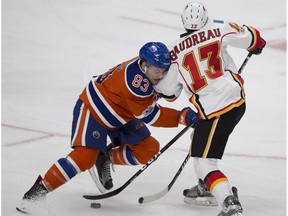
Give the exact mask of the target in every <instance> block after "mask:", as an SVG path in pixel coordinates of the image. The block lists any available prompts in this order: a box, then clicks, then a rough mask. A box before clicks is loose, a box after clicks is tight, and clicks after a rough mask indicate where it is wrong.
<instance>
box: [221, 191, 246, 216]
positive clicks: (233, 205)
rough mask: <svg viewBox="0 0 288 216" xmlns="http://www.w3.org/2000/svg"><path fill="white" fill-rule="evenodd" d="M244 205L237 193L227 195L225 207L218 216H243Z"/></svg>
mask: <svg viewBox="0 0 288 216" xmlns="http://www.w3.org/2000/svg"><path fill="white" fill-rule="evenodd" d="M242 212H243V209H242V206H241V204H240V202H239V200H238V198H237V196H235V195H230V196H228V197H226V199H225V200H224V202H223V209H222V211H221V212H220V213H219V214H218V216H242Z"/></svg>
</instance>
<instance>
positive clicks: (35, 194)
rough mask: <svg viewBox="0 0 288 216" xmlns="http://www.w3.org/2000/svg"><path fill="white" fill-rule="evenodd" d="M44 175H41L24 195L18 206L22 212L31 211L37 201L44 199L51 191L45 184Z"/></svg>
mask: <svg viewBox="0 0 288 216" xmlns="http://www.w3.org/2000/svg"><path fill="white" fill-rule="evenodd" d="M42 180H43V179H42V177H41V176H40V175H39V176H38V178H37V180H36V181H35V183H34V185H33V186H32V187H31V188H30V190H29V191H27V192H26V193H25V194H24V196H23V202H22V203H21V204H20V205H19V206H18V207H16V209H17V210H18V211H20V212H22V213H29V212H31V210H32V209H33V208H34V207H35V205H36V203H38V202H39V201H43V200H45V198H46V194H47V193H48V192H49V191H48V189H47V188H46V186H45V185H44V184H43V181H42Z"/></svg>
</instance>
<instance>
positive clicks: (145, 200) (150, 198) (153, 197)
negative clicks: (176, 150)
mask: <svg viewBox="0 0 288 216" xmlns="http://www.w3.org/2000/svg"><path fill="white" fill-rule="evenodd" d="M251 56H252V53H251V52H249V53H248V55H247V56H246V58H245V59H244V61H243V63H242V65H241V66H240V68H239V70H238V74H241V73H242V71H243V69H244V67H245V66H246V64H247V63H248V61H249V59H250V58H251ZM189 158H190V155H189V154H188V155H187V156H186V158H185V159H184V161H183V163H182V164H181V166H180V168H179V169H178V171H177V173H176V174H175V175H174V177H173V179H172V180H171V182H170V183H169V184H168V186H167V187H165V188H164V189H163V190H162V191H160V192H158V193H156V194H152V195H149V196H143V197H140V198H139V199H138V202H139V203H140V204H142V203H148V202H152V201H155V200H158V199H161V198H162V197H163V196H165V195H166V194H167V193H168V192H169V191H170V189H171V188H172V186H173V185H174V183H175V181H176V180H177V178H178V177H179V175H180V174H181V172H182V170H183V169H184V167H185V165H186V163H187V162H188V160H189ZM236 190H237V189H236Z"/></svg>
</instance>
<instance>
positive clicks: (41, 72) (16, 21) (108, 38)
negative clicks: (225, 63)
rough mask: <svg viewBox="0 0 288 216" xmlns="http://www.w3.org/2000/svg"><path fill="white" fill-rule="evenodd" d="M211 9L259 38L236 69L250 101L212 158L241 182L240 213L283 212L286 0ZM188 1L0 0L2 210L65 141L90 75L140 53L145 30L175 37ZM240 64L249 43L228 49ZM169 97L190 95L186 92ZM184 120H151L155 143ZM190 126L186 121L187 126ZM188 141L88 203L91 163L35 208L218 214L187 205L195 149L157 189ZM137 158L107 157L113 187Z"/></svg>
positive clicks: (152, 36)
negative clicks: (123, 162)
mask: <svg viewBox="0 0 288 216" xmlns="http://www.w3.org/2000/svg"><path fill="white" fill-rule="evenodd" d="M203 2H204V3H205V4H206V7H207V9H208V11H209V16H210V17H213V18H217V19H225V20H228V21H233V22H237V23H239V24H247V25H252V26H254V27H256V28H258V29H259V30H261V32H262V35H263V37H264V38H265V39H266V40H267V47H266V48H265V50H264V51H263V54H262V55H261V56H252V58H251V60H250V61H249V63H248V64H247V66H246V68H245V69H244V71H243V77H244V78H245V88H246V94H247V111H246V114H245V116H244V117H243V119H242V121H241V122H240V123H239V125H238V126H237V128H236V129H235V131H234V133H233V135H232V136H231V138H230V139H229V143H228V145H227V149H226V154H225V156H224V158H223V160H222V161H221V163H220V168H221V169H222V170H223V172H224V173H225V174H226V175H227V176H228V177H229V179H230V182H231V184H233V185H236V186H237V187H238V189H239V196H240V200H241V202H242V205H243V207H244V213H245V215H250V216H271V215H273V216H283V215H286V1H285V0H277V1H275V0H266V1H259V0H249V1H248V0H242V1H236V0H220V1H208V0H206V1H203ZM186 3H187V1H184V0H178V1H174V0H166V1H153V0H146V1H135V0H134V1H132V0H122V1H116V0H110V1H99V0H81V1H80V0H70V1H67V0H25V1H19V0H3V1H2V148H1V150H2V194H1V195H2V215H5V216H6V215H7V216H14V215H15V216H16V215H20V213H18V212H16V210H15V206H16V205H17V204H18V203H19V202H20V201H21V198H22V196H23V194H24V192H26V191H27V190H28V189H29V188H30V187H31V185H32V184H33V182H34V181H35V179H36V177H37V176H38V175H39V174H42V175H43V174H44V173H45V172H46V170H47V169H48V168H49V167H50V166H51V165H52V164H53V163H54V162H55V161H56V160H58V159H59V158H60V157H64V156H66V155H67V154H68V153H69V152H70V147H69V145H70V137H69V136H70V127H71V125H70V123H71V120H72V110H73V106H74V103H75V101H76V100H77V98H78V95H79V94H80V92H81V91H82V89H83V88H84V86H85V85H86V83H87V82H88V80H89V79H90V77H91V76H93V75H95V74H98V73H102V72H104V71H106V70H107V69H108V68H111V67H113V66H115V65H116V64H118V63H120V62H122V61H125V60H127V59H130V58H132V57H134V56H136V55H137V54H138V50H139V48H140V47H141V46H142V45H143V44H144V43H146V42H147V41H162V42H164V43H166V44H168V43H170V42H172V41H174V40H175V39H176V38H177V37H178V35H179V34H180V33H182V31H183V30H182V26H181V19H180V15H179V14H180V12H181V11H182V9H183V7H184V6H185V4H186ZM230 52H231V53H232V55H233V56H234V58H235V61H236V64H237V65H238V66H240V65H241V63H242V61H243V60H244V58H245V56H246V55H247V52H245V51H243V50H239V49H230ZM161 104H163V105H167V106H170V107H174V108H182V107H184V106H187V105H189V104H188V101H187V99H186V96H185V95H184V96H183V95H181V97H180V98H179V99H178V100H177V101H176V102H174V103H166V102H164V101H161ZM182 128H183V127H179V128H173V129H163V128H152V127H151V131H152V133H153V135H154V136H155V137H156V138H157V139H158V140H159V141H160V143H161V145H162V146H164V145H165V144H166V143H167V142H168V141H169V140H170V139H172V138H173V137H174V135H176V133H178V132H179V131H180V130H181V129H182ZM191 130H192V129H191ZM188 148H189V134H188V133H187V134H185V135H184V136H183V137H182V138H181V139H180V140H179V141H178V142H177V143H175V144H174V145H173V146H172V147H171V148H170V149H169V150H168V151H167V152H165V154H163V155H161V157H160V158H159V159H158V160H157V161H156V162H155V163H154V164H152V165H151V166H150V167H149V168H148V169H147V170H145V172H144V173H143V174H142V175H140V176H139V177H138V178H137V179H135V180H134V181H133V183H132V184H131V185H129V186H128V187H127V188H126V189H125V190H124V191H123V192H121V193H120V194H119V195H117V196H115V197H112V198H109V199H106V200H101V201H99V202H100V203H101V204H102V207H101V208H100V209H92V208H90V203H91V201H88V200H85V199H83V198H82V195H83V194H87V193H88V194H94V193H98V191H97V189H96V188H95V186H94V183H93V182H92V179H91V178H90V176H89V174H88V172H85V173H82V174H81V175H78V176H77V177H75V178H74V179H73V180H71V181H70V182H69V183H67V184H66V185H64V186H63V187H61V188H59V189H57V190H55V191H54V192H53V193H51V194H49V196H48V198H47V201H46V203H45V206H44V207H43V208H42V210H41V215H55V216H58V215H59V216H60V215H61V216H65V215H67V216H68V215H69V216H72V215H85V216H86V215H87V216H89V215H136V214H137V215H138V216H142V215H143V216H144V215H145V216H146V215H155V216H156V215H157V216H158V215H167V216H175V215H177V214H178V215H183V216H186V215H187V216H188V215H189V216H190V215H193V216H198V215H201V216H208V215H209V216H210V215H217V213H218V212H219V211H220V207H213V208H207V207H199V206H192V205H188V204H185V203H184V202H183V196H182V191H183V189H185V188H188V187H191V186H192V185H194V184H195V183H196V177H195V173H194V170H193V163H192V160H191V159H190V161H189V162H188V164H187V165H186V167H185V169H184V171H183V173H182V174H181V175H180V177H179V179H178V180H177V182H176V183H175V185H174V187H173V188H172V189H171V191H170V192H169V193H168V194H167V195H166V196H165V197H163V198H162V199H160V200H158V201H155V202H153V203H149V204H145V205H140V204H138V203H137V200H138V198H139V197H140V196H143V195H150V194H152V193H156V192H158V191H160V190H162V189H163V188H164V187H165V186H167V184H168V183H169V182H170V180H171V179H172V177H173V176H174V174H175V172H176V171H177V169H178V168H179V166H180V164H181V163H182V161H183V160H184V157H185V156H186V154H187V151H188ZM140 168H141V166H137V167H120V166H118V167H116V172H115V173H113V177H114V183H115V188H117V187H119V186H121V185H122V184H123V183H125V182H126V180H127V179H128V178H130V176H132V175H133V174H134V173H135V172H136V171H138V169H140Z"/></svg>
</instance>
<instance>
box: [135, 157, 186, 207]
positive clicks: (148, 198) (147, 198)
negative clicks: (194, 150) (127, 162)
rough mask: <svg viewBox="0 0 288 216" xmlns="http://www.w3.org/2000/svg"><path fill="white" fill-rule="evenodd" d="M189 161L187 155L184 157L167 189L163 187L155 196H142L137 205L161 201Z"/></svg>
mask: <svg viewBox="0 0 288 216" xmlns="http://www.w3.org/2000/svg"><path fill="white" fill-rule="evenodd" d="M189 159H190V155H189V154H187V156H186V157H185V159H184V161H183V163H182V164H181V166H180V168H179V169H178V171H177V173H176V174H175V176H174V178H173V179H172V181H171V182H170V183H169V184H168V186H167V187H165V188H164V189H163V190H162V191H160V192H158V193H156V194H152V195H150V196H143V197H140V198H139V199H138V202H139V203H141V204H142V203H148V202H152V201H155V200H158V199H161V198H162V197H163V196H165V195H166V194H167V193H168V192H169V191H170V189H171V188H172V186H173V185H174V183H175V182H176V180H177V178H178V177H179V175H180V174H181V172H182V170H183V169H184V167H185V165H186V164H187V162H188V161H189Z"/></svg>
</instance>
